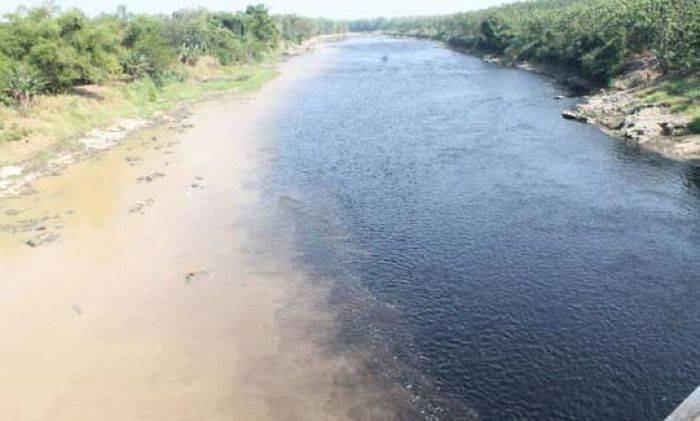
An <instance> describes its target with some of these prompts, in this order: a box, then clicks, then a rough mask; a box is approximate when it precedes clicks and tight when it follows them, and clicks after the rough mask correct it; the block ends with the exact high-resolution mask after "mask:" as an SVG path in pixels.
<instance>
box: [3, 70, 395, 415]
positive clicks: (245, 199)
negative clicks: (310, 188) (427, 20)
mask: <svg viewBox="0 0 700 421" xmlns="http://www.w3.org/2000/svg"><path fill="white" fill-rule="evenodd" d="M281 70H282V75H281V76H280V77H279V78H278V79H276V80H274V81H272V82H270V83H269V84H268V85H267V86H265V87H264V88H263V89H262V90H261V91H260V92H258V93H254V94H249V95H246V96H245V97H241V96H234V97H226V98H221V99H218V100H215V101H211V102H208V103H205V104H202V105H199V106H197V107H195V108H194V109H193V110H192V115H191V116H190V117H188V118H187V119H185V120H184V121H183V127H186V129H185V130H182V129H181V130H160V131H150V132H149V131H146V132H143V133H141V134H140V135H139V136H137V137H135V138H133V139H131V140H129V141H128V142H126V143H124V144H123V145H120V146H118V147H116V148H115V149H113V150H111V151H108V152H106V153H104V154H102V155H99V156H95V157H94V158H92V159H90V160H87V161H85V162H80V163H77V164H74V165H71V166H70V167H68V169H66V170H65V171H64V172H62V173H61V174H59V175H58V176H56V177H46V178H43V179H40V180H38V181H37V182H36V183H35V184H34V189H35V190H36V192H35V193H34V194H31V195H25V196H20V197H17V198H12V199H8V200H5V201H3V202H0V215H2V219H3V221H2V223H0V224H9V223H10V222H13V223H17V222H18V221H33V222H32V223H28V225H27V226H28V227H29V229H28V230H27V231H26V232H16V233H7V232H4V233H0V234H2V239H1V240H0V251H1V252H2V254H1V257H0V278H1V279H3V280H4V282H3V284H2V294H0V326H1V327H2V331H3V333H4V338H3V345H2V347H0V373H1V375H0V379H2V380H0V392H1V393H0V412H2V414H3V416H4V417H5V418H7V419H13V420H45V419H46V420H48V419H51V420H88V419H89V420H93V419H101V420H108V419H114V420H143V419H172V420H176V419H206V420H218V419H220V420H231V419H245V420H252V419H256V420H257V419H261V420H264V419H287V420H292V419H300V420H306V419H347V418H359V419H386V418H390V415H389V414H388V412H387V410H385V409H383V407H384V406H385V405H384V402H383V398H382V396H381V394H379V393H377V390H376V389H375V388H374V387H373V386H372V385H368V384H364V383H362V384H361V382H362V381H361V380H360V377H359V376H358V375H357V370H359V369H360V368H359V362H358V360H356V359H355V358H354V357H352V356H349V355H330V354H329V353H327V352H326V351H325V350H324V349H323V348H322V346H321V345H320V342H322V341H319V340H318V339H319V337H320V336H323V335H324V334H326V333H327V332H328V331H329V330H330V327H331V326H332V324H333V315H332V314H331V313H330V312H329V311H328V310H327V309H325V307H324V305H323V303H324V294H325V293H326V292H325V291H323V289H322V288H318V287H314V288H312V287H311V286H310V283H308V282H306V281H305V274H304V273H303V271H301V270H300V269H299V268H297V267H295V266H294V264H293V262H292V259H291V258H290V257H289V255H290V254H291V252H292V251H291V249H290V246H289V243H290V238H287V237H289V234H284V233H280V235H279V237H278V238H277V239H276V241H275V247H274V248H272V249H265V248H264V247H261V244H260V241H259V240H258V239H256V238H255V223H256V222H261V219H260V218H261V215H264V213H265V209H267V208H269V207H270V206H271V204H270V203H265V202H264V200H262V198H261V197H260V194H259V193H260V192H259V191H258V190H257V189H256V188H255V185H256V181H257V180H256V177H257V176H258V173H259V170H260V168H261V166H262V165H263V164H264V160H265V145H264V140H263V139H262V136H261V135H260V131H259V128H260V127H261V126H264V124H265V123H266V119H267V118H268V117H269V115H270V113H271V112H272V111H273V110H274V106H275V104H276V103H279V102H280V101H281V100H283V97H284V93H285V86H287V85H288V84H290V83H294V82H295V80H296V79H297V78H300V77H304V76H307V75H308V69H300V68H299V67H298V66H296V65H295V64H294V63H293V62H292V63H287V64H284V65H283V66H282V69H281ZM304 72H307V73H306V74H304ZM86 177H89V179H90V180H91V181H92V182H91V183H85V179H86ZM8 221H9V222H8ZM49 232H50V233H55V235H56V238H54V239H53V240H56V241H47V242H46V243H45V244H41V243H35V244H34V245H31V244H27V243H26V241H28V240H31V239H32V238H35V237H37V238H39V237H41V236H42V235H44V234H45V233H49ZM32 241H33V240H32ZM360 386H361V387H360Z"/></svg>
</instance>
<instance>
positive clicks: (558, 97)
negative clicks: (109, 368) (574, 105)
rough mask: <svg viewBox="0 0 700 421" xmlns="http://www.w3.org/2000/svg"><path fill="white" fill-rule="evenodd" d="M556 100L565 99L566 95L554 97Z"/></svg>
mask: <svg viewBox="0 0 700 421" xmlns="http://www.w3.org/2000/svg"><path fill="white" fill-rule="evenodd" d="M554 99H556V100H560V99H564V95H554Z"/></svg>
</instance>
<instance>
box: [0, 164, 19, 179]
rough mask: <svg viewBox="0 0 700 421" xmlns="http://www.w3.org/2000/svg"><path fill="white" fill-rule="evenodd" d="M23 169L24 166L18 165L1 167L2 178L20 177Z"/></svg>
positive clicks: (0, 176) (0, 175) (0, 174)
mask: <svg viewBox="0 0 700 421" xmlns="http://www.w3.org/2000/svg"><path fill="white" fill-rule="evenodd" d="M23 171H24V167H22V166H17V165H11V166H8V167H2V168H0V178H10V177H19V176H20V175H22V172H23Z"/></svg>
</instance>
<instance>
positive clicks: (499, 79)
mask: <svg viewBox="0 0 700 421" xmlns="http://www.w3.org/2000/svg"><path fill="white" fill-rule="evenodd" d="M384 56H386V58H387V59H386V60H385V59H383V57H384ZM297 60H298V63H297V65H299V66H301V67H304V66H308V67H314V66H315V67H319V66H320V67H323V68H322V70H321V71H318V72H316V73H314V76H313V77H309V78H306V79H304V80H301V81H300V82H299V83H296V84H295V85H294V86H293V87H291V88H290V93H289V95H288V97H287V99H286V100H285V101H284V102H283V103H282V104H281V105H279V107H278V108H279V110H278V113H277V117H276V118H275V120H274V121H273V122H272V124H270V126H269V127H267V128H266V133H267V136H268V137H269V139H271V146H270V160H269V162H268V169H267V172H266V176H265V179H264V182H263V183H264V189H265V192H266V195H267V196H268V197H269V198H279V199H278V203H279V204H280V205H281V206H279V208H280V212H278V215H277V218H279V221H282V222H284V223H289V224H290V225H291V226H292V227H293V231H294V238H295V240H294V241H295V244H296V248H297V254H296V257H295V259H296V261H297V263H298V264H299V265H300V266H301V267H303V268H305V270H306V271H307V272H308V273H310V274H312V275H313V276H314V278H315V279H317V280H318V282H323V283H325V285H326V286H328V285H330V286H331V290H332V293H331V294H330V297H329V300H330V305H331V307H332V308H333V309H334V310H335V312H336V314H337V318H338V320H339V322H340V324H339V325H340V327H339V328H338V329H337V331H336V332H335V333H334V343H335V344H334V345H333V346H336V347H339V348H346V349H365V350H371V351H372V353H373V355H374V357H373V358H372V359H371V361H373V362H372V363H371V364H370V363H368V365H369V366H370V367H369V369H370V372H371V373H374V375H382V376H390V377H391V378H392V379H393V381H394V382H397V383H398V384H400V385H401V387H403V388H405V389H406V390H408V391H409V392H410V394H411V396H412V398H411V400H412V405H413V406H414V408H415V409H416V414H420V415H421V416H423V417H424V418H426V419H462V418H468V417H476V416H478V417H480V418H481V419H484V420H496V419H538V420H547V419H552V420H554V419H557V420H561V419H616V420H623V419H629V420H656V419H661V418H663V417H664V416H665V415H667V414H668V413H669V412H670V411H672V409H673V408H674V407H675V406H676V405H677V404H678V403H680V401H682V400H683V398H684V397H685V396H687V394H688V393H690V392H691V391H692V390H693V389H694V388H695V387H696V386H697V384H698V381H699V380H700V329H699V328H698V326H700V170H699V169H698V168H693V167H691V166H689V165H684V164H679V163H674V162H671V161H668V160H666V159H663V158H660V157H657V156H654V155H652V154H649V153H645V152H644V151H641V150H639V148H636V147H634V146H631V145H627V144H625V143H623V142H621V141H619V140H617V139H614V138H611V137H609V136H607V135H605V134H604V133H602V132H600V131H599V130H597V129H596V128H595V127H593V126H588V125H581V124H577V123H572V122H570V121H566V120H563V119H562V118H561V115H560V113H561V110H562V109H564V108H566V107H568V106H570V105H572V104H574V103H575V101H577V100H578V99H575V98H565V99H563V100H560V101H558V100H555V99H554V96H556V95H559V94H561V93H562V90H561V88H560V87H558V86H557V85H556V84H554V83H552V81H550V80H549V79H548V78H546V77H544V76H540V75H537V74H534V73H531V72H526V71H521V70H516V69H511V68H505V67H499V66H498V65H495V64H490V63H485V62H483V61H481V60H479V59H478V58H475V57H471V56H469V55H464V54H460V53H457V52H453V51H450V50H448V49H445V48H443V47H441V46H439V45H437V44H435V43H431V42H426V41H418V40H394V39H388V38H379V37H377V38H358V39H350V40H347V41H344V42H340V43H336V44H332V45H330V46H327V47H325V48H324V49H322V50H321V51H319V52H317V53H314V54H309V55H305V56H302V57H301V58H298V59H297ZM272 225H273V226H274V224H272Z"/></svg>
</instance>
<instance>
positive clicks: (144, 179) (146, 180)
mask: <svg viewBox="0 0 700 421" xmlns="http://www.w3.org/2000/svg"><path fill="white" fill-rule="evenodd" d="M162 177H165V174H163V173H159V172H157V173H153V174H149V175H146V176H141V177H139V178H137V179H136V181H138V182H140V183H150V182H151V181H153V180H155V179H157V178H162Z"/></svg>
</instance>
